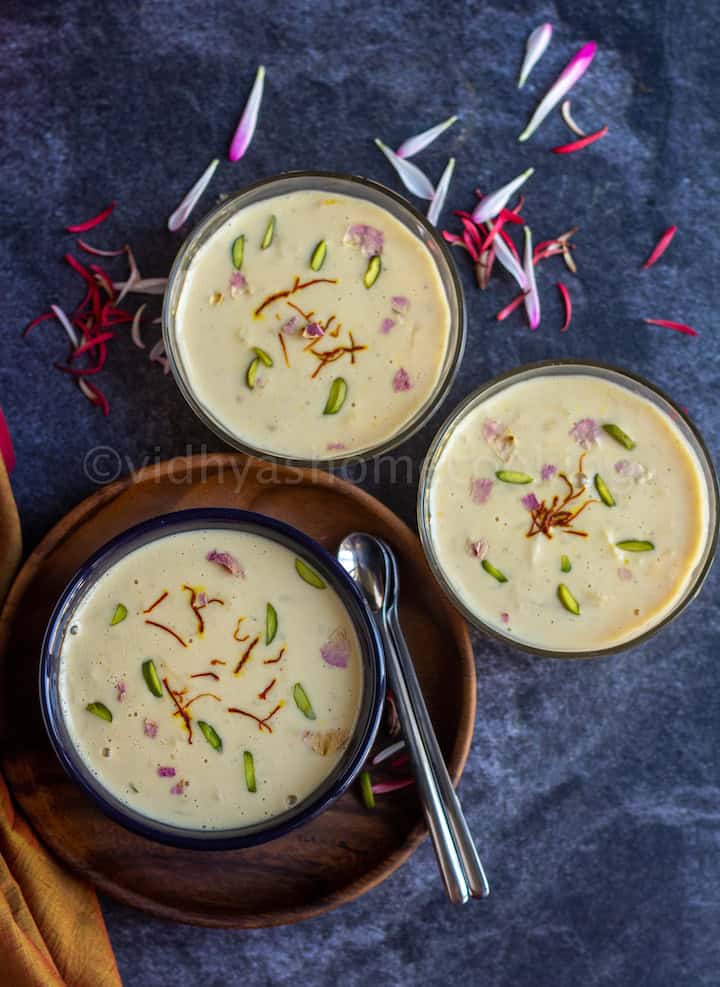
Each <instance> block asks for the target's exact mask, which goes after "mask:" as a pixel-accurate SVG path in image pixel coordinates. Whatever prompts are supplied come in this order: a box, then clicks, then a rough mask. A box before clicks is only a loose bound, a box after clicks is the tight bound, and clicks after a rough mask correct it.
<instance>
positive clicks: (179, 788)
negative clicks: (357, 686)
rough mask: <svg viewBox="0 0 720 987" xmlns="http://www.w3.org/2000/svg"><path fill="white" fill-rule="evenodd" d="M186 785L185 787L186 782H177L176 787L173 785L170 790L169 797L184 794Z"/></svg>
mask: <svg viewBox="0 0 720 987" xmlns="http://www.w3.org/2000/svg"><path fill="white" fill-rule="evenodd" d="M186 785H187V782H186V781H179V782H178V783H177V785H173V787H172V788H171V789H170V794H171V795H182V794H183V793H184V791H185V786H186Z"/></svg>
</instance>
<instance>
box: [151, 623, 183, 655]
mask: <svg viewBox="0 0 720 987" xmlns="http://www.w3.org/2000/svg"><path fill="white" fill-rule="evenodd" d="M145 623H146V624H149V625H150V627H157V628H159V629H160V630H161V631H165V633H166V634H171V635H172V636H173V637H174V638H175V640H176V641H178V642H179V643H180V644H181V645H182V646H183V648H187V643H186V642H185V641H183V639H182V638H181V637H180V635H179V634H178V633H177V632H176V631H174V630H173V629H172V628H171V627H166V625H165V624H158V623H157V621H155V620H146V621H145Z"/></svg>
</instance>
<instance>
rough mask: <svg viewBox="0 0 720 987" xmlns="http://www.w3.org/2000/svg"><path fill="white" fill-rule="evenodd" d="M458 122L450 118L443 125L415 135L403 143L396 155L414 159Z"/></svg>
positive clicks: (455, 118) (453, 117) (454, 118)
mask: <svg viewBox="0 0 720 987" xmlns="http://www.w3.org/2000/svg"><path fill="white" fill-rule="evenodd" d="M456 120H457V117H456V116H451V117H448V118H447V120H443V122H442V123H438V124H436V125H435V126H434V127H430V129H429V130H423V131H422V133H420V134H415V136H414V137H408V138H407V140H404V141H403V142H402V144H401V145H400V147H399V148H398V149H397V151H396V152H395V154H397V156H398V157H399V158H405V159H407V158H412V157H414V155H416V154H419V153H420V151H423V150H424V149H425V148H426V147H428V146H429V145H430V144H432V142H433V141H434V140H437V138H438V137H439V136H440V134H443V133H445V131H446V130H447V129H448V127H452V125H453V124H454V123H455V121H456Z"/></svg>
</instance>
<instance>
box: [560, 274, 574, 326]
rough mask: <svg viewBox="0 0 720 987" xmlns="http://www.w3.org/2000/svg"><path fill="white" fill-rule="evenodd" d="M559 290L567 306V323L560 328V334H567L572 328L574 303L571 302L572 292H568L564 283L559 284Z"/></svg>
mask: <svg viewBox="0 0 720 987" xmlns="http://www.w3.org/2000/svg"><path fill="white" fill-rule="evenodd" d="M557 290H558V291H559V292H560V296H561V297H562V300H563V305H564V306H565V321H564V322H563V324H562V326H561V327H560V332H567V331H568V329H569V328H570V320H571V319H572V301H571V300H570V292H569V291H568V290H567V288H566V287H565V285H564V284H563V283H562V281H558V282H557Z"/></svg>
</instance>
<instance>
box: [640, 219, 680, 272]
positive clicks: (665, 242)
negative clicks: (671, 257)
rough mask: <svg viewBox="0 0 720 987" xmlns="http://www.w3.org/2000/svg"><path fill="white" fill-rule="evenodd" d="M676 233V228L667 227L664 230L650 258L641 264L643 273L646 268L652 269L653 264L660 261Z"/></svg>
mask: <svg viewBox="0 0 720 987" xmlns="http://www.w3.org/2000/svg"><path fill="white" fill-rule="evenodd" d="M676 233H677V226H668V228H667V229H666V230H665V232H664V233H663V235H662V236H661V237H660V239H659V240H658V242H657V243H656V244H655V246H654V247H653V249H652V252H651V254H650V256H649V257H648V259H647V260H646V261H645V263H644V264H643V270H644V271H645V270H647V268H648V267H652V266H653V264H656V263H657V262H658V261H659V260H660V258H661V257H662V255H663V254H664V253H665V251H666V250H667V248H668V247H669V246H670V242H671V241H672V238H673V237H674V236H675V234H676Z"/></svg>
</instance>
